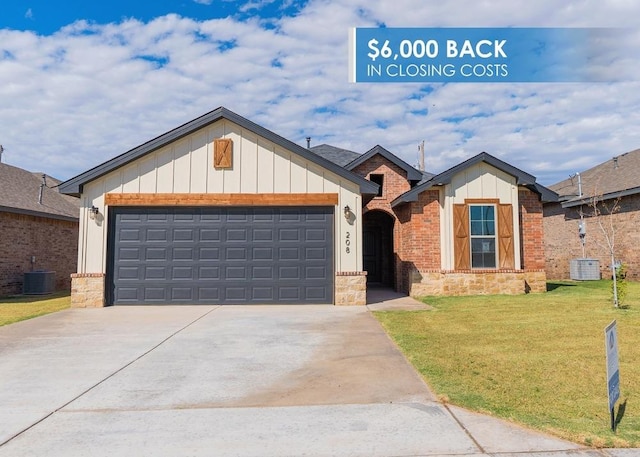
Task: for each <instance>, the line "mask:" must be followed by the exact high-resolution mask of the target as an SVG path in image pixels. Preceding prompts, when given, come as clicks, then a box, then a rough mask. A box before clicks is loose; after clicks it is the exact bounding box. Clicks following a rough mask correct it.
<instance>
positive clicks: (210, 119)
mask: <svg viewBox="0 0 640 457" xmlns="http://www.w3.org/2000/svg"><path fill="white" fill-rule="evenodd" d="M221 119H226V120H228V121H230V122H233V123H235V124H237V125H239V126H240V127H242V128H243V129H246V130H249V131H250V132H252V133H254V134H256V135H258V136H261V137H263V138H265V139H266V140H268V141H271V142H273V143H275V144H277V145H278V146H281V147H282V148H284V149H287V150H289V151H291V152H293V153H295V154H297V155H299V156H301V157H303V158H304V159H306V160H309V161H310V162H312V163H315V164H317V165H319V166H321V167H323V168H325V169H327V170H329V171H331V172H333V173H335V174H337V175H338V176H340V177H342V178H345V179H347V180H348V181H351V182H353V183H355V184H358V185H359V186H360V192H362V193H363V194H375V193H377V191H378V185H377V184H375V183H372V182H370V181H368V180H366V179H364V178H362V177H360V176H358V175H356V174H355V173H351V172H350V171H349V170H346V169H345V168H343V167H341V166H339V165H337V164H335V163H334V162H331V161H329V160H327V159H325V158H324V157H321V156H319V155H317V154H314V153H313V152H311V151H310V150H309V149H307V148H303V147H302V146H300V145H297V144H296V143H294V142H292V141H289V140H287V139H286V138H283V137H281V136H280V135H277V134H275V133H273V132H272V131H270V130H267V129H266V128H264V127H261V126H259V125H258V124H255V123H254V122H251V121H250V120H248V119H245V118H244V117H242V116H240V115H238V114H236V113H234V112H232V111H229V110H228V109H226V108H224V107H222V106H221V107H219V108H216V109H215V110H213V111H211V112H209V113H207V114H204V115H202V116H200V117H198V118H196V119H194V120H192V121H190V122H187V123H186V124H183V125H181V126H179V127H176V128H175V129H173V130H170V131H168V132H166V133H164V134H162V135H160V136H158V137H156V138H154V139H152V140H150V141H147V142H146V143H143V144H141V145H140V146H137V147H135V148H133V149H131V150H129V151H127V152H125V153H124V154H121V155H119V156H117V157H115V158H113V159H111V160H108V161H107V162H104V163H102V164H100V165H98V166H97V167H94V168H92V169H91V170H88V171H85V172H84V173H82V174H79V175H78V176H75V177H73V178H71V179H69V180H68V181H65V182H64V183H62V184H61V185H60V192H62V193H64V194H69V195H75V196H79V195H80V194H81V193H82V188H83V186H84V185H85V184H86V183H88V182H90V181H93V180H94V179H97V178H99V177H101V176H103V175H105V174H107V173H110V172H111V171H113V170H115V169H117V168H120V167H122V166H124V165H126V164H128V163H130V162H132V161H134V160H137V159H139V158H140V157H143V156H144V155H146V154H149V153H151V152H153V151H156V150H158V149H160V148H162V147H163V146H165V145H167V144H169V143H171V142H174V141H176V140H178V139H180V138H182V137H184V136H187V135H189V134H191V133H193V132H195V131H196V130H198V129H201V128H203V127H206V126H207V125H210V124H213V123H214V122H217V121H219V120H221Z"/></svg>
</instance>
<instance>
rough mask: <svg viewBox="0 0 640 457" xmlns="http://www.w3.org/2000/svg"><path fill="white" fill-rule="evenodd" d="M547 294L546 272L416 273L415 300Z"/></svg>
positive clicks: (412, 278)
mask: <svg viewBox="0 0 640 457" xmlns="http://www.w3.org/2000/svg"><path fill="white" fill-rule="evenodd" d="M546 291H547V276H546V274H545V272H544V270H502V271H500V270H498V271H495V270H483V271H424V272H420V271H413V272H412V274H411V290H410V291H409V294H410V295H411V296H414V297H419V296H425V295H488V294H507V295H517V294H525V293H540V292H546Z"/></svg>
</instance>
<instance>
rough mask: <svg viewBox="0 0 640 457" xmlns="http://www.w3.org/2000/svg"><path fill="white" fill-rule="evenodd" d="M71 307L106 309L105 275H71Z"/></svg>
mask: <svg viewBox="0 0 640 457" xmlns="http://www.w3.org/2000/svg"><path fill="white" fill-rule="evenodd" d="M71 307H72V308H102V307H104V274H102V273H73V274H72V275H71Z"/></svg>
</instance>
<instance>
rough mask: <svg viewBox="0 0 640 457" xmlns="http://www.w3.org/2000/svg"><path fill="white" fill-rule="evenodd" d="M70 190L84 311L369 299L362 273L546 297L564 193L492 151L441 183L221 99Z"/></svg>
mask: <svg viewBox="0 0 640 457" xmlns="http://www.w3.org/2000/svg"><path fill="white" fill-rule="evenodd" d="M60 189H61V192H63V193H67V194H70V195H74V196H78V197H80V198H81V200H82V208H81V217H80V235H79V246H80V253H79V264H78V273H77V274H75V275H73V283H74V285H73V289H74V293H73V294H72V305H73V306H103V305H105V304H106V305H112V304H115V305H120V304H122V305H125V304H197V303H220V304H234V303H237V304H245V303H264V304H268V303H292V304H304V303H327V304H331V303H333V304H336V305H350V304H353V305H363V304H365V303H366V283H367V273H368V276H369V282H370V283H371V284H374V283H377V284H384V285H389V286H393V287H395V288H396V289H397V290H401V291H404V292H407V293H411V294H412V295H421V294H427V293H441V294H469V293H498V292H504V293H524V292H526V291H534V292H538V291H544V290H545V273H544V269H543V268H544V257H543V244H542V243H543V241H542V201H543V200H549V199H550V200H552V199H554V198H555V197H556V195H555V194H554V193H552V192H550V191H549V190H547V189H545V188H543V187H541V186H539V185H538V184H536V182H535V178H534V177H533V176H531V175H529V174H527V173H524V172H523V171H521V170H518V169H516V168H514V167H512V166H510V165H508V164H506V163H504V162H502V161H500V160H499V159H496V158H495V157H492V156H490V155H489V154H486V153H482V154H479V155H478V156H476V157H474V158H472V159H469V160H467V161H466V162H463V163H462V164H460V165H458V166H456V167H454V168H452V169H450V170H448V171H446V172H444V173H441V174H439V175H436V176H433V175H431V174H425V173H421V172H420V171H418V170H416V169H415V168H413V167H411V166H410V165H408V164H406V163H405V162H404V161H402V160H400V159H399V158H398V157H396V156H395V155H393V154H392V153H390V152H389V151H387V150H385V149H384V148H382V147H380V146H376V147H375V148H373V149H372V150H370V151H369V152H367V153H366V154H363V155H360V154H357V153H354V152H352V151H347V150H344V149H339V148H335V147H332V146H328V145H321V146H316V147H314V148H304V147H301V146H299V145H297V144H295V143H293V142H291V141H289V140H286V139H285V138H282V137H280V136H278V135H276V134H275V133H273V132H271V131H269V130H267V129H265V128H263V127H261V126H259V125H256V124H254V123H253V122H251V121H249V120H247V119H245V118H243V117H241V116H239V115H237V114H235V113H233V112H231V111H229V110H227V109H225V108H222V107H221V108H218V109H216V110H214V111H212V112H210V113H208V114H205V115H204V116H201V117H199V118H197V119H195V120H193V121H191V122H189V123H187V124H184V125H182V126H180V127H178V128H176V129H174V130H171V131H169V132H167V133H165V134H163V135H161V136H159V137H157V138H155V139H153V140H151V141H149V142H147V143H144V144H143V145H141V146H138V147H136V148H134V149H132V150H130V151H128V152H126V153H124V154H122V155H120V156H118V157H116V158H114V159H112V160H110V161H108V162H105V163H103V164H102V165H99V166H97V167H95V168H93V169H91V170H89V171H87V172H85V173H82V174H81V175H79V176H76V177H75V178H72V179H70V180H69V181H67V182H65V183H63V184H62V185H61V186H60ZM90 216H91V217H90Z"/></svg>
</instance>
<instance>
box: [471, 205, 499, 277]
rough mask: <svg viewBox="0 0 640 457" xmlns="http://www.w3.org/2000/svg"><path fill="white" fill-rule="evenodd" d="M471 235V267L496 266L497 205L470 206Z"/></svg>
mask: <svg viewBox="0 0 640 457" xmlns="http://www.w3.org/2000/svg"><path fill="white" fill-rule="evenodd" d="M469 236H470V238H471V268H495V267H496V265H497V261H496V207H495V206H494V205H470V206H469Z"/></svg>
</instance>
